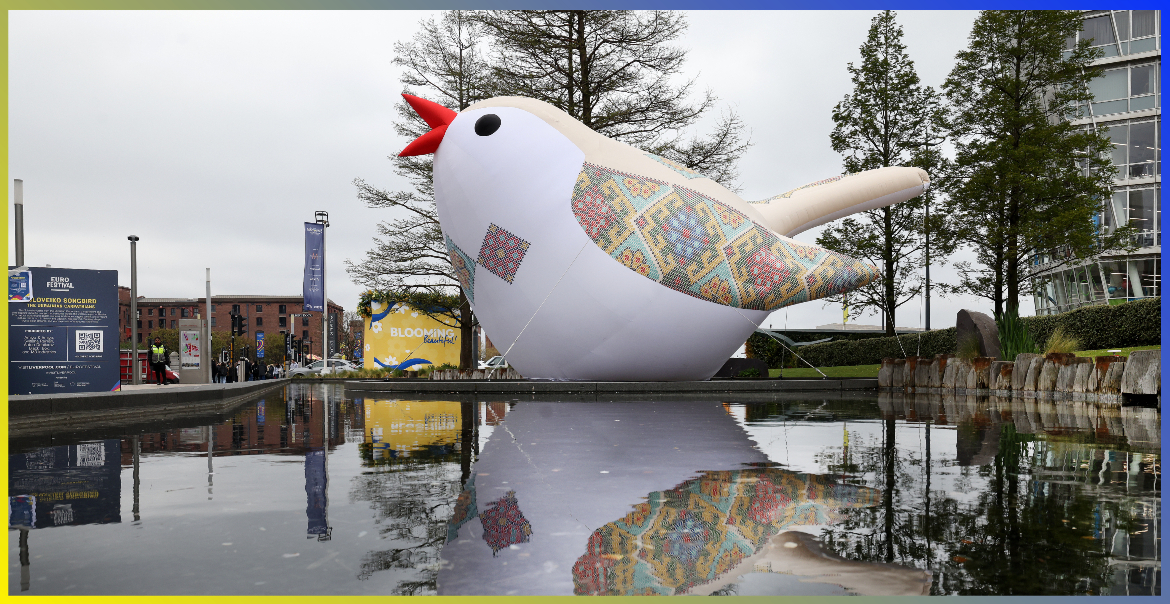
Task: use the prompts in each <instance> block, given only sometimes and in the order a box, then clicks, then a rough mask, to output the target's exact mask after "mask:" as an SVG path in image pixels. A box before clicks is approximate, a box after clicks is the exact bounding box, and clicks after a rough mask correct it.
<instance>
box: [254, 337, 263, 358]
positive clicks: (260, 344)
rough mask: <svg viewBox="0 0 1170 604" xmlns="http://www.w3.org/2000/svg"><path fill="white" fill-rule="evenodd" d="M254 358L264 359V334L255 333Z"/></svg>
mask: <svg viewBox="0 0 1170 604" xmlns="http://www.w3.org/2000/svg"><path fill="white" fill-rule="evenodd" d="M256 358H258V359H262V358H264V332H263V331H258V332H256Z"/></svg>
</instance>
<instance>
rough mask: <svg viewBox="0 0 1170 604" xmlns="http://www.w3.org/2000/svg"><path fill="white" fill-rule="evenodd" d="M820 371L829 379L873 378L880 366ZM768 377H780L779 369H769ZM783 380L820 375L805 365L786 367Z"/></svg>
mask: <svg viewBox="0 0 1170 604" xmlns="http://www.w3.org/2000/svg"><path fill="white" fill-rule="evenodd" d="M820 369H821V371H823V372H825V375H826V376H827V377H831V378H875V377H877V374H878V369H881V365H852V366H849V367H821V368H820ZM768 377H780V370H779V369H769V370H768ZM784 377H785V378H819V377H821V374H819V373H817V372H816V370H814V369H813V368H812V367H809V366H808V365H805V366H804V367H800V368H795V369H794V368H792V367H786V368H785V369H784Z"/></svg>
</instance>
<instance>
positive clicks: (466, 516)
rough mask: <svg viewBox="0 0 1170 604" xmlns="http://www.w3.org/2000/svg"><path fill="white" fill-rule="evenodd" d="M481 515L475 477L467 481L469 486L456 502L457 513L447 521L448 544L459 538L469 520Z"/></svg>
mask: <svg viewBox="0 0 1170 604" xmlns="http://www.w3.org/2000/svg"><path fill="white" fill-rule="evenodd" d="M478 515H479V512H477V511H476V509H475V475H474V474H473V475H472V476H471V480H468V481H467V486H466V487H465V488H464V489H463V492H462V493H460V494H459V497H458V498H457V499H456V500H455V513H454V514H452V515H451V519H450V520H448V521H447V543H451V542H452V541H454V540H455V538H456V537H458V536H459V528H460V527H462V526H463V525H464V524H467V522H468V521H469V520H471V519H472V518H475V517H477V516H478Z"/></svg>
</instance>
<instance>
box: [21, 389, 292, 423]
mask: <svg viewBox="0 0 1170 604" xmlns="http://www.w3.org/2000/svg"><path fill="white" fill-rule="evenodd" d="M290 381H291V380H289V379H287V378H285V379H277V380H261V381H258V382H244V383H237V384H199V385H192V386H163V387H160V388H157V389H150V390H135V391H118V392H85V393H69V394H30V395H10V396H9V397H8V433H9V434H10V435H11V434H14V433H21V432H25V431H28V430H38V429H42V428H63V427H67V426H71V425H84V424H91V423H94V422H101V423H109V422H115V423H116V422H121V421H125V420H131V419H148V418H154V417H168V416H175V415H185V414H197V413H207V412H217V411H225V410H227V409H230V408H231V407H233V406H236V405H238V404H241V403H243V402H245V401H248V400H251V399H253V398H255V397H257V396H260V395H262V394H264V393H267V392H269V391H271V390H276V389H279V388H282V387H284V386H287V385H288V384H289V382H290Z"/></svg>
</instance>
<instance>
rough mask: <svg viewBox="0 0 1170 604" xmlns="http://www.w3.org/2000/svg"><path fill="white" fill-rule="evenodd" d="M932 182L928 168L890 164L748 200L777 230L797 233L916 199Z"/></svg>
mask: <svg viewBox="0 0 1170 604" xmlns="http://www.w3.org/2000/svg"><path fill="white" fill-rule="evenodd" d="M928 184H930V177H929V176H928V175H927V174H926V171H925V170H922V169H920V168H905V167H901V166H890V167H886V168H878V169H877V170H867V171H865V172H858V173H856V174H846V175H841V176H834V177H832V178H826V179H824V180H818V181H816V182H812V183H809V184H807V185H804V186H801V187H797V188H795V189H792V190H791V191H787V192H785V193H781V194H780V195H777V196H775V197H769V198H768V199H762V200H760V201H749V202H748V203H749V204H751V205H752V207H754V208H755V209H756V210H758V211H759V212H760V214H761V215H762V216H763V219H764V223H765V224H767V225H768V227H769V228H771V229H772V230H773V231H775V232H777V233H781V234H783V235H785V236H786V237H794V236H796V235H797V234H798V233H803V232H804V231H807V230H809V229H811V228H814V227H818V226H820V225H822V224H825V223H827V222H832V221H834V220H837V219H838V218H844V217H846V216H848V215H850V214H856V213H858V212H863V211H865V210H873V209H877V208H884V207H886V206H889V205H893V204H895V203H898V202H902V201H906V200H908V199H913V198H915V197H917V196H919V195H921V194H922V192H923V191H925V190H926V186H927V185H928Z"/></svg>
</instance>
